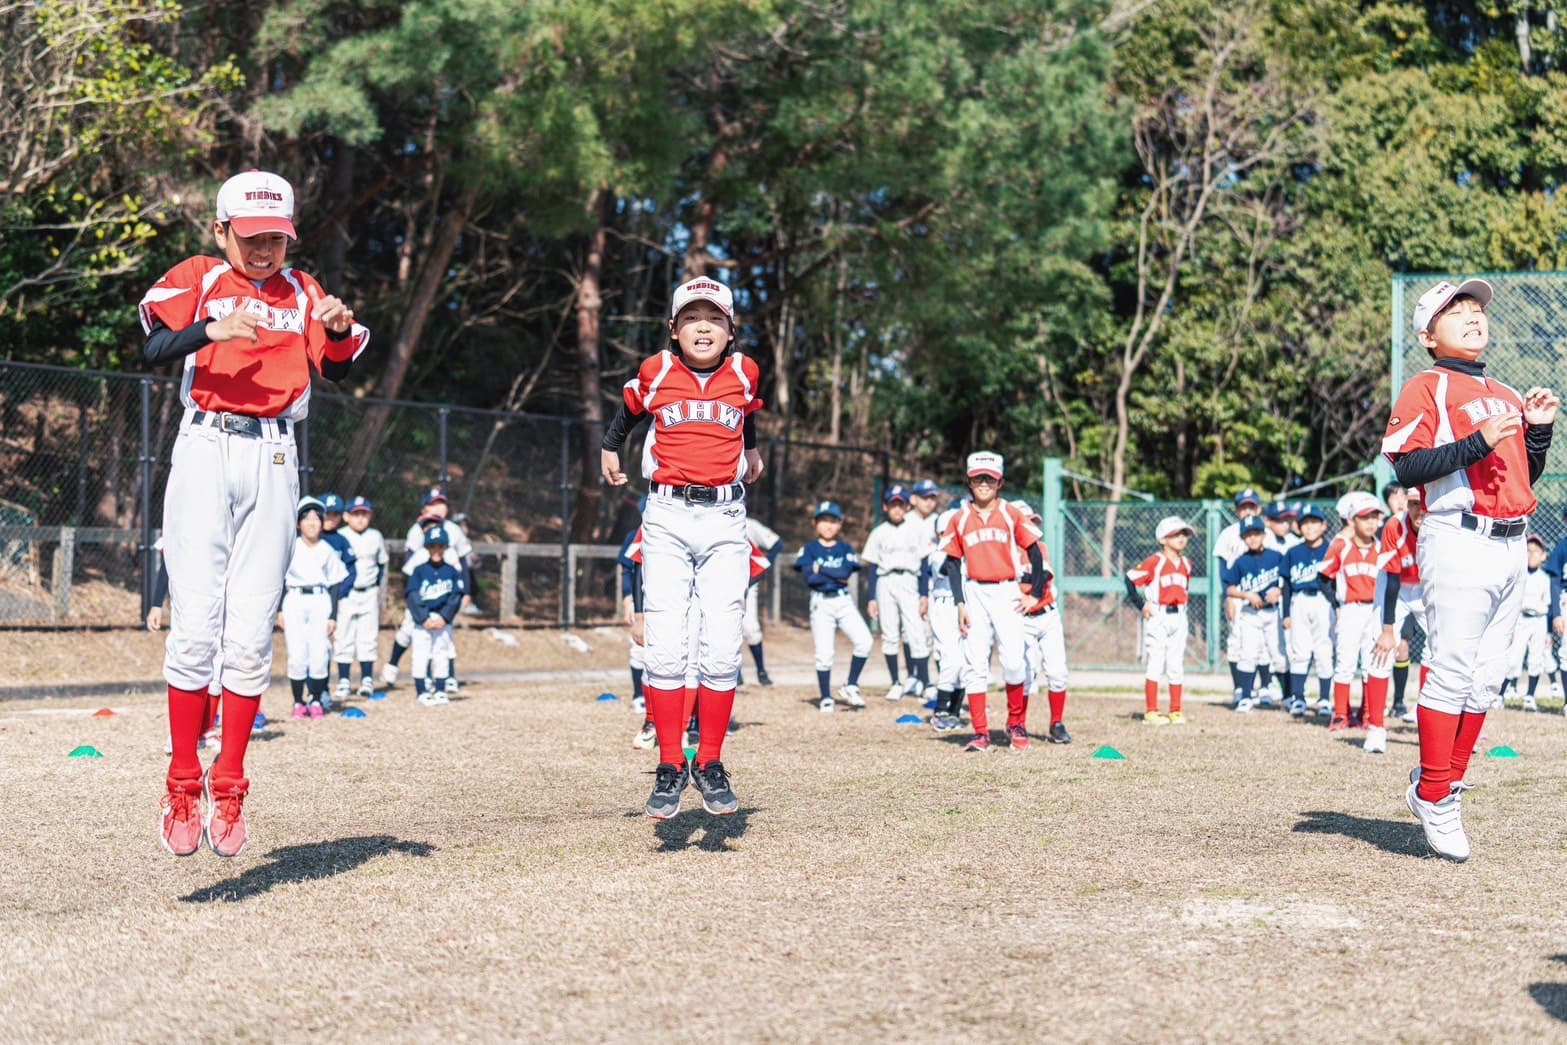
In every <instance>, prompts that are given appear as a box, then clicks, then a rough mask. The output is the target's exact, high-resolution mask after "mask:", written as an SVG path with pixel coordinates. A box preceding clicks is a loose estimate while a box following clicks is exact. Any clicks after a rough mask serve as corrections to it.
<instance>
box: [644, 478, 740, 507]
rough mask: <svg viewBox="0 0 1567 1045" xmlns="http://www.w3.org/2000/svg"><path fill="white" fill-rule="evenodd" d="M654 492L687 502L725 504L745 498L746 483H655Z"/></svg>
mask: <svg viewBox="0 0 1567 1045" xmlns="http://www.w3.org/2000/svg"><path fill="white" fill-rule="evenodd" d="M653 492H654V493H656V494H658V495H659V496H660V497H678V498H680V499H681V500H683V501H685V502H686V503H687V504H724V503H727V502H729V501H743V500H745V484H744V483H730V484H729V485H728V486H670V485H669V484H668V483H654V484H653Z"/></svg>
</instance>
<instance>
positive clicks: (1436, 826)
mask: <svg viewBox="0 0 1567 1045" xmlns="http://www.w3.org/2000/svg"><path fill="white" fill-rule="evenodd" d="M1419 787H1420V785H1419V784H1410V785H1409V790H1408V791H1406V792H1404V801H1405V803H1406V804H1408V806H1409V811H1410V812H1411V813H1413V814H1414V815H1415V819H1416V820H1418V821H1420V826H1421V827H1422V828H1424V829H1425V833H1426V845H1428V846H1430V847H1431V851H1432V852H1433V853H1435V854H1436V855H1437V856H1440V857H1442V858H1443V859H1446V860H1451V861H1453V862H1454V863H1458V864H1461V863H1463V862H1464V861H1465V860H1467V859H1469V836H1467V835H1465V834H1464V815H1463V813H1464V811H1463V799H1462V797H1461V794H1462V792H1459V791H1450V792H1449V793H1448V795H1447V797H1446V798H1444V799H1442V801H1440V802H1427V801H1426V800H1425V799H1423V798H1421V797H1420V793H1419Z"/></svg>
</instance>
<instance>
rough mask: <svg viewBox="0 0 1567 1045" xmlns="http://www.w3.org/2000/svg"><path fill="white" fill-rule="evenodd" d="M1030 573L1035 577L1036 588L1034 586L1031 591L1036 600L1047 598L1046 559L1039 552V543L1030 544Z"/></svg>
mask: <svg viewBox="0 0 1567 1045" xmlns="http://www.w3.org/2000/svg"><path fill="white" fill-rule="evenodd" d="M1028 571H1029V573H1030V574H1032V575H1033V578H1034V586H1033V588H1031V589H1029V590H1030V591H1031V592H1032V594H1033V596H1034V598H1036V599H1042V598H1044V597H1045V557H1044V555H1043V554H1042V553H1041V552H1040V550H1039V543H1038V542H1037V541H1036V542H1035V543H1033V544H1030V545H1029V546H1028Z"/></svg>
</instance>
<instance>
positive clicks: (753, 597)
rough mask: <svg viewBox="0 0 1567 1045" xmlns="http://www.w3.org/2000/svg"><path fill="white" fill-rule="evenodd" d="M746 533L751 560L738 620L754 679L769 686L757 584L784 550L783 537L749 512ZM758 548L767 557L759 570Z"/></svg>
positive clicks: (771, 681)
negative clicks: (753, 663)
mask: <svg viewBox="0 0 1567 1045" xmlns="http://www.w3.org/2000/svg"><path fill="white" fill-rule="evenodd" d="M745 536H746V539H747V540H749V541H750V542H751V550H752V563H751V583H750V584H748V585H747V586H746V589H745V618H744V619H743V620H742V621H741V623H740V637H741V638H742V639H744V640H745V644H746V645H747V646H749V647H750V648H751V659H752V660H753V661H755V662H756V681H757V682H759V683H761V684H762V685H763V686H771V685H772V684H773V680H772V677H771V676H769V675H768V674H767V662H766V660H764V659H763V651H762V612H761V595H760V592H759V591H758V586H759V584H760V582H761V579H762V574H763V573H765V572H766V571H767V570H768V569H770V568H771V567H772V565H773V563H774V562H775V561H777V559H778V553H779V552H781V551H783V538H782V537H780V536H778V534H776V533H774V532H773V531H772V530H771V529H770V528H768V526H767V524H766V523H764V522H762V521H761V520H760V519H758V518H757V517H756V516H754V515H750V514H747V515H746V519H745ZM758 551H760V552H761V553H762V555H763V556H765V557H766V559H767V565H766V566H765V567H763V568H762V569H761V571H758V570H757V568H756V567H757V564H756V562H755V553H756V552H758ZM774 583H777V582H776V581H775V582H774Z"/></svg>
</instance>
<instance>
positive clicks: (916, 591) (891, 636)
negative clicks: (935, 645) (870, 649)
mask: <svg viewBox="0 0 1567 1045" xmlns="http://www.w3.org/2000/svg"><path fill="white" fill-rule="evenodd" d="M876 609H877V610H878V611H879V612H880V617H881V619H880V624H881V651H882V652H883V653H884V654H886V655H887V656H889V657H895V656H897V655H898V654H899V653H901V652H902V651H903V644H904V643H905V642H907V643H908V644H909V655H910V656H912V657H928V656H930V643H929V642H928V641H927V640H926V637H925V623H924V621H923V619H922V618H921V617H920V585H919V578H917V577H915V576H914V574H912V573H887V574H883V575H881V576H880V577H877V578H876Z"/></svg>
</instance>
